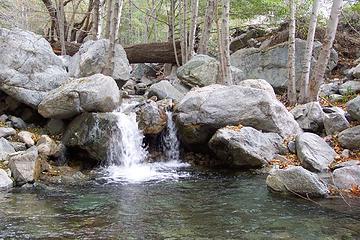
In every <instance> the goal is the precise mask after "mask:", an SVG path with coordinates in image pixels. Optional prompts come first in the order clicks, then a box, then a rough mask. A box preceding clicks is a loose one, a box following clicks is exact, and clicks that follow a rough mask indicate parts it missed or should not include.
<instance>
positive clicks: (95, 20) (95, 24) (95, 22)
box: [91, 0, 100, 40]
mask: <svg viewBox="0 0 360 240" xmlns="http://www.w3.org/2000/svg"><path fill="white" fill-rule="evenodd" d="M93 5H94V6H93V9H92V26H91V38H92V39H94V40H95V39H97V36H98V31H99V19H100V17H99V10H100V0H94V2H93Z"/></svg>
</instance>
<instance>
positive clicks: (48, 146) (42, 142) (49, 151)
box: [36, 135, 59, 156]
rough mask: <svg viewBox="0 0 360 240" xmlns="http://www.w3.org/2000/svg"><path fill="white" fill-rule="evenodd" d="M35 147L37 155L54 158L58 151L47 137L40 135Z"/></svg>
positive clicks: (57, 147) (52, 141) (53, 142)
mask: <svg viewBox="0 0 360 240" xmlns="http://www.w3.org/2000/svg"><path fill="white" fill-rule="evenodd" d="M36 146H37V149H38V152H39V154H43V155H45V156H55V155H57V153H58V151H59V146H58V145H57V144H56V142H55V141H54V140H52V139H51V138H50V137H49V136H48V135H41V137H40V138H39V140H38V141H37V143H36Z"/></svg>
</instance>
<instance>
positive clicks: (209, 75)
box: [176, 54, 244, 87]
mask: <svg viewBox="0 0 360 240" xmlns="http://www.w3.org/2000/svg"><path fill="white" fill-rule="evenodd" d="M231 72H232V78H233V81H234V83H238V82H240V81H241V80H243V79H244V75H243V73H242V71H240V70H239V69H236V68H235V67H231ZM176 75H177V77H178V78H179V79H180V80H181V81H182V82H183V83H184V84H185V85H187V86H189V87H196V86H198V87H204V86H208V85H211V84H216V83H218V80H219V61H218V60H216V59H215V58H212V57H210V56H207V55H202V54H198V55H195V56H194V57H192V58H191V59H190V60H189V61H188V62H187V63H185V64H184V65H183V66H181V67H179V68H178V70H177V73H176Z"/></svg>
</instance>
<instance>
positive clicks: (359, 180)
mask: <svg viewBox="0 0 360 240" xmlns="http://www.w3.org/2000/svg"><path fill="white" fill-rule="evenodd" d="M333 176H334V185H335V186H336V187H337V188H339V189H351V187H352V186H354V185H355V186H360V165H353V166H349V167H342V168H338V169H335V171H334V172H333Z"/></svg>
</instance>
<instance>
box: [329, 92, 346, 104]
mask: <svg viewBox="0 0 360 240" xmlns="http://www.w3.org/2000/svg"><path fill="white" fill-rule="evenodd" d="M343 98H344V97H343V96H342V95H340V94H330V95H329V101H330V102H332V103H334V102H341V101H342V100H343Z"/></svg>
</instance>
